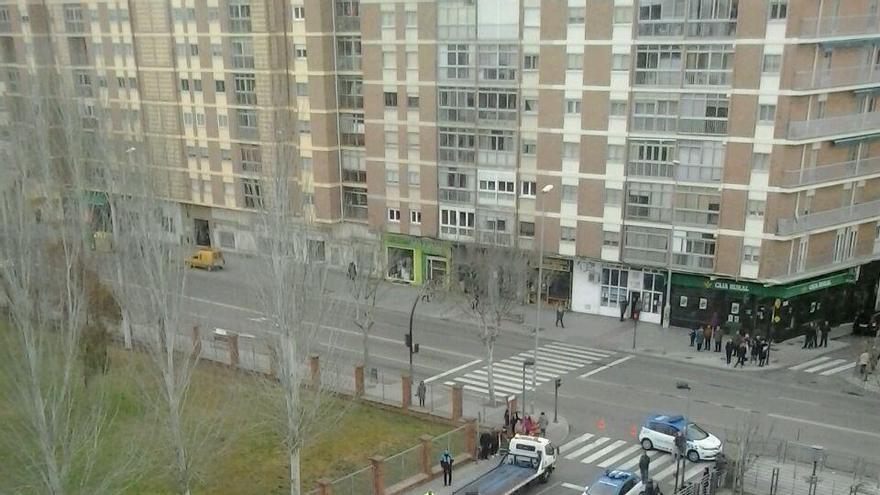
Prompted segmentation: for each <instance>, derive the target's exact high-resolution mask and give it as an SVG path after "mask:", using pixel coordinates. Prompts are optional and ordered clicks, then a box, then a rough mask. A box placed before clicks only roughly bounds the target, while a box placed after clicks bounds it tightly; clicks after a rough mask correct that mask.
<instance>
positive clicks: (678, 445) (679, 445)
mask: <svg viewBox="0 0 880 495" xmlns="http://www.w3.org/2000/svg"><path fill="white" fill-rule="evenodd" d="M674 443H675V449H674V452H673V457H674V458H675V460H678V458H679V457H681V456H683V455H684V449H685V441H684V433H682V432H680V431H677V432H675V440H674Z"/></svg>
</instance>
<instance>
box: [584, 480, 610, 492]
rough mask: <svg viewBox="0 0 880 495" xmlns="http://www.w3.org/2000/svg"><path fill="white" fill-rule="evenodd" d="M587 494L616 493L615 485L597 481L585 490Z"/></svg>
mask: <svg viewBox="0 0 880 495" xmlns="http://www.w3.org/2000/svg"><path fill="white" fill-rule="evenodd" d="M587 493H588V494H589V495H617V486H615V485H612V484H610V483H606V482H604V481H597V482H596V483H593V485H592V486H590V488H589V489H588V490H587Z"/></svg>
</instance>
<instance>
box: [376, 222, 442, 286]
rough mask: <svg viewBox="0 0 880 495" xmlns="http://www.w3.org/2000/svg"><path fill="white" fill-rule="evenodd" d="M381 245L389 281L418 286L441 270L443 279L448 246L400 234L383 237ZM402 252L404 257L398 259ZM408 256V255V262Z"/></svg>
mask: <svg viewBox="0 0 880 495" xmlns="http://www.w3.org/2000/svg"><path fill="white" fill-rule="evenodd" d="M383 243H384V246H385V253H386V256H387V258H388V259H387V261H388V263H389V271H388V273H387V276H388V278H391V279H395V280H401V281H406V282H410V283H412V284H414V285H421V284H423V283H424V282H425V276H426V275H427V276H428V277H429V278H431V277H432V274H433V276H435V277H436V276H437V274H438V273H439V272H440V271H442V272H444V277H445V272H446V271H447V270H448V262H449V259H450V257H451V249H450V247H449V245H448V244H446V243H444V242H442V241H436V240H434V239H430V238H427V237H411V236H407V235H402V234H385V237H384V240H383ZM401 252H405V253H403V257H401V256H400V254H401ZM407 253H411V257H409V261H407V258H408V256H406V254H407ZM395 255H396V256H395ZM410 263H411V265H410Z"/></svg>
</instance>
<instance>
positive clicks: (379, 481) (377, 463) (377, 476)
mask: <svg viewBox="0 0 880 495" xmlns="http://www.w3.org/2000/svg"><path fill="white" fill-rule="evenodd" d="M384 464H385V458H384V457H382V456H380V455H374V456H373V457H370V465H371V466H372V467H373V495H385V465H384Z"/></svg>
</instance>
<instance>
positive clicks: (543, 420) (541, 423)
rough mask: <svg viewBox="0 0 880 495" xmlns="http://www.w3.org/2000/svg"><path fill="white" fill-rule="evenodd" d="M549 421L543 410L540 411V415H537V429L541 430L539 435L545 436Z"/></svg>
mask: <svg viewBox="0 0 880 495" xmlns="http://www.w3.org/2000/svg"><path fill="white" fill-rule="evenodd" d="M549 423H550V422H549V421H547V415H545V414H544V411H541V415H540V416H538V431H540V432H541V437H543V438H546V437H547V424H549Z"/></svg>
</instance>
